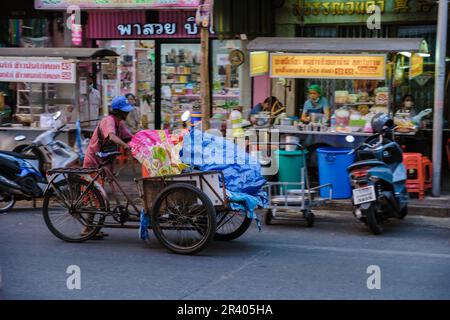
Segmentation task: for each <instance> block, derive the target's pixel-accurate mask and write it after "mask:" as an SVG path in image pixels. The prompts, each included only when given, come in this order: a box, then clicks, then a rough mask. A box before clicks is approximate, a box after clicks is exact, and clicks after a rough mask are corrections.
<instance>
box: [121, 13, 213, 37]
mask: <svg viewBox="0 0 450 320" xmlns="http://www.w3.org/2000/svg"><path fill="white" fill-rule="evenodd" d="M180 29H184V32H185V33H186V34H187V35H190V36H195V35H198V34H199V31H200V29H199V27H198V26H197V25H196V23H195V17H189V18H187V20H186V23H185V24H184V25H181V26H180V25H178V24H177V23H176V22H169V23H148V24H141V23H127V24H119V25H118V26H117V31H118V33H119V36H121V37H124V36H173V35H175V34H177V33H180ZM210 33H211V34H213V33H214V31H213V30H212V28H210Z"/></svg>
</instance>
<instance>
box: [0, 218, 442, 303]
mask: <svg viewBox="0 0 450 320" xmlns="http://www.w3.org/2000/svg"><path fill="white" fill-rule="evenodd" d="M108 232H109V233H110V237H108V238H107V239H105V240H100V241H90V242H87V243H83V244H69V243H64V242H62V241H60V240H59V239H57V238H55V237H54V236H53V235H52V234H50V232H49V231H48V230H47V228H46V226H45V225H44V221H43V219H42V217H41V215H40V213H39V211H33V210H16V211H13V212H12V213H9V214H7V215H0V268H1V274H0V275H1V288H0V299H88V300H94V299H121V300H123V299H125V300H126V299H152V300H154V299H156V300H159V299H164V300H165V299H171V300H173V299H174V300H182V299H187V300H192V299H221V300H222V299H224V300H241V299H256V300H278V299H288V300H298V299H450V219H441V218H424V217H417V216H415V217H407V219H406V220H405V221H401V222H398V221H392V222H391V223H389V225H388V226H387V227H386V231H385V233H384V234H383V235H382V236H374V235H371V234H370V233H369V231H368V230H367V229H366V228H365V226H364V225H362V224H360V223H358V222H357V221H355V220H354V219H353V218H352V217H351V216H350V214H348V215H346V214H344V215H342V214H338V215H336V214H331V213H326V212H317V219H316V225H315V227H314V228H311V229H308V228H306V227H305V225H304V223H303V222H291V221H289V222H276V224H275V225H274V226H264V225H263V230H262V231H261V232H258V231H257V228H256V227H255V226H254V225H252V227H251V228H250V230H249V231H248V232H247V233H246V234H245V235H244V236H242V237H241V238H239V239H237V240H235V241H233V242H230V243H219V242H214V243H213V244H212V245H211V246H209V247H208V249H207V250H205V251H203V252H202V253H201V254H199V255H197V256H179V255H175V254H171V253H169V252H168V251H166V249H164V248H163V247H162V246H161V245H160V244H159V242H158V241H157V240H156V239H155V237H154V236H153V234H151V235H152V237H151V239H150V241H149V242H148V243H147V242H143V241H141V240H139V239H138V236H137V231H136V230H111V231H108ZM72 265H76V266H79V268H80V271H81V277H80V285H81V290H77V289H75V290H69V289H68V288H67V285H66V282H67V279H68V277H69V276H70V274H68V273H66V271H67V268H68V267H69V266H72ZM369 266H378V267H379V268H380V272H381V276H380V277H379V278H378V279H379V280H380V282H379V284H380V285H381V289H373V290H369V289H368V286H367V280H368V278H369V277H371V274H368V273H367V268H368V267H369Z"/></svg>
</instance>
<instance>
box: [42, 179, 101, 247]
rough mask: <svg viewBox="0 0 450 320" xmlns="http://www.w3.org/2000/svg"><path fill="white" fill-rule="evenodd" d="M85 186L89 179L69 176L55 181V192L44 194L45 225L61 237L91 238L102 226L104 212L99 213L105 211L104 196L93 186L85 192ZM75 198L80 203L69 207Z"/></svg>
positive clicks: (62, 238) (73, 240) (68, 238)
mask: <svg viewBox="0 0 450 320" xmlns="http://www.w3.org/2000/svg"><path fill="white" fill-rule="evenodd" d="M88 187H89V182H88V181H86V180H84V179H81V178H79V177H71V178H69V180H62V181H60V182H58V183H56V184H55V189H56V191H55V190H51V191H50V192H48V193H47V194H46V195H45V197H44V203H43V205H42V214H43V216H44V221H45V224H46V225H47V227H48V229H49V230H50V231H51V233H53V234H54V235H55V236H56V237H58V238H60V239H61V240H64V241H66V242H84V241H87V240H89V239H91V238H93V237H94V236H95V235H96V234H97V233H98V232H99V231H100V229H101V226H103V224H104V222H105V215H104V214H100V213H98V212H99V211H103V212H106V202H105V199H104V198H103V196H102V194H101V193H100V191H98V189H96V188H95V187H93V188H91V189H90V190H89V191H88V192H86V189H87V188H88ZM83 194H84V195H83ZM80 197H82V198H81V199H79V198H80ZM78 200H80V203H79V205H78V206H77V207H76V208H71V207H70V205H71V204H72V203H75V202H76V201H78ZM87 225H89V226H90V227H89V228H87Z"/></svg>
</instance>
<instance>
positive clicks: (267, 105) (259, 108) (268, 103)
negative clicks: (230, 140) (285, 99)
mask: <svg viewBox="0 0 450 320" xmlns="http://www.w3.org/2000/svg"><path fill="white" fill-rule="evenodd" d="M277 103H280V102H279V100H278V98H277V97H274V96H270V97H267V98H266V99H265V100H264V101H263V102H260V103H258V104H257V105H255V106H254V107H253V108H252V110H251V111H250V115H249V121H250V122H251V123H252V125H255V124H256V123H257V119H256V118H255V116H256V115H257V114H258V113H260V112H271V109H272V107H273V106H274V105H275V104H277Z"/></svg>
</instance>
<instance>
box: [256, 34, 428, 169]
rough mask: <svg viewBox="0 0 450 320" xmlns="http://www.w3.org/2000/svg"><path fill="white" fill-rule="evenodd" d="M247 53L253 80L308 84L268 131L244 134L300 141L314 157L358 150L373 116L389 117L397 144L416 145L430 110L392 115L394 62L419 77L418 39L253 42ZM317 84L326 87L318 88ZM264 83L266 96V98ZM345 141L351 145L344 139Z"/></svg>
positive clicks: (421, 47)
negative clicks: (323, 150) (328, 150)
mask: <svg viewBox="0 0 450 320" xmlns="http://www.w3.org/2000/svg"><path fill="white" fill-rule="evenodd" d="M248 49H249V50H250V51H251V55H259V56H260V58H259V59H256V58H255V59H252V62H253V64H252V66H251V69H252V71H253V72H255V76H256V77H264V74H261V73H257V70H258V69H259V70H266V73H267V74H266V75H265V76H266V77H269V78H270V79H274V80H276V81H281V80H283V81H289V80H296V79H302V80H304V81H307V82H308V84H309V85H308V87H307V90H306V91H302V92H300V94H301V95H302V96H304V97H307V98H306V100H305V102H304V103H303V104H300V105H298V107H297V108H296V109H295V110H288V111H287V112H286V113H283V114H279V115H277V116H275V117H272V118H271V126H269V127H267V126H265V127H258V126H255V127H254V128H253V129H252V130H250V131H249V134H251V135H252V134H256V136H257V137H261V133H267V134H268V135H269V136H270V135H272V134H277V135H278V134H279V135H280V137H281V141H282V142H284V141H301V142H302V144H303V145H305V146H306V147H307V148H308V150H309V152H310V155H312V156H313V157H314V155H315V151H316V150H317V148H320V147H338V148H354V147H356V146H358V145H359V144H360V143H362V142H363V141H364V140H365V139H367V137H369V136H371V135H372V128H371V119H372V118H373V116H375V115H376V114H378V113H386V114H391V115H395V121H396V124H397V126H398V128H397V131H396V132H395V134H396V136H397V138H398V139H409V140H410V143H411V144H413V145H414V144H417V142H418V141H419V140H420V139H421V138H420V135H418V132H419V129H420V127H421V126H423V125H424V123H423V121H422V120H424V119H425V118H426V115H429V114H430V112H431V111H432V110H431V109H429V110H427V111H426V112H424V111H423V112H420V113H419V114H414V115H413V114H411V113H408V114H403V113H402V112H397V111H396V110H395V109H394V97H395V86H394V81H395V65H396V61H398V60H399V59H404V58H405V55H408V56H410V57H411V58H410V61H409V62H408V63H409V64H410V65H411V68H414V69H415V70H416V72H417V74H420V66H415V65H414V63H418V64H420V61H421V59H416V58H415V57H416V56H417V57H418V58H421V57H422V56H427V55H428V52H427V46H426V42H425V41H424V40H423V39H420V38H413V39H404V38H403V39H349V38H256V39H255V40H253V41H251V42H250V43H249V45H248ZM263 52H265V55H263ZM264 56H265V57H266V59H263V58H261V57H264ZM413 57H414V59H413ZM417 61H418V62H417ZM258 63H259V65H258ZM321 81H328V82H329V83H330V86H329V87H328V88H324V87H323V86H321ZM270 83H272V82H269V87H268V91H267V93H266V94H267V95H269V94H270V92H272V88H271V86H270ZM263 113H266V111H263ZM256 117H258V114H257V115H256ZM349 135H351V136H353V137H354V138H355V139H354V141H353V142H349V141H348V139H346V137H347V136H349ZM293 137H297V139H295V138H293ZM298 138H299V139H298ZM269 139H270V137H269ZM312 160H313V161H312V165H313V166H315V165H317V164H316V163H314V159H312Z"/></svg>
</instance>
